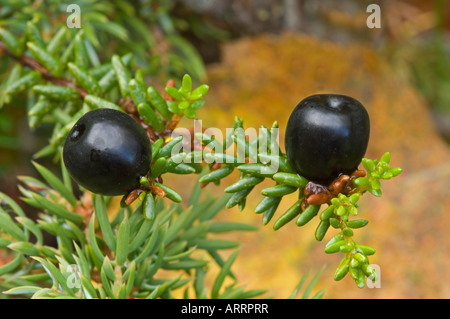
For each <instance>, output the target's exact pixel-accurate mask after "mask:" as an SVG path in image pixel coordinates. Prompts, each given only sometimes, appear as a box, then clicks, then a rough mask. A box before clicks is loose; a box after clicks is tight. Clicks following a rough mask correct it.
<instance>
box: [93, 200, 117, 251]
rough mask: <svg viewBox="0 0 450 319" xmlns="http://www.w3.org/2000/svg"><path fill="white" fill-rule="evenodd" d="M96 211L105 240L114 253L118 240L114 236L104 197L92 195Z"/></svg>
mask: <svg viewBox="0 0 450 319" xmlns="http://www.w3.org/2000/svg"><path fill="white" fill-rule="evenodd" d="M92 197H93V203H94V210H95V214H96V216H97V219H98V223H99V225H100V229H101V230H102V233H103V238H104V239H105V242H106V244H107V245H108V247H109V248H110V249H111V250H112V251H114V250H115V249H116V238H115V236H114V233H113V230H112V228H111V223H110V221H109V218H108V212H107V208H106V204H105V201H104V198H103V196H101V195H96V194H92Z"/></svg>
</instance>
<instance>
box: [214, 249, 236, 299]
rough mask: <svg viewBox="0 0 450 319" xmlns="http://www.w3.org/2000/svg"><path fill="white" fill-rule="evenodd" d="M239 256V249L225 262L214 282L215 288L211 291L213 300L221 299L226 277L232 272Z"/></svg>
mask: <svg viewBox="0 0 450 319" xmlns="http://www.w3.org/2000/svg"><path fill="white" fill-rule="evenodd" d="M238 254H239V249H237V250H236V251H234V252H233V253H232V254H231V256H230V257H228V259H227V261H225V263H224V264H223V266H222V268H221V269H220V272H219V274H218V275H217V277H216V280H215V281H214V284H213V287H212V289H211V298H212V299H217V298H218V297H219V291H220V288H221V287H222V285H223V282H224V280H225V277H226V276H227V275H228V273H229V272H230V269H231V266H232V265H233V263H234V261H235V260H236V258H237V256H238Z"/></svg>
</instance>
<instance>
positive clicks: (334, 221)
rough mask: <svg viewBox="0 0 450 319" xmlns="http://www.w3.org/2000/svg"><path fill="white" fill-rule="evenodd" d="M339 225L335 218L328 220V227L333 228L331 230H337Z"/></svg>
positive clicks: (339, 222)
mask: <svg viewBox="0 0 450 319" xmlns="http://www.w3.org/2000/svg"><path fill="white" fill-rule="evenodd" d="M340 224H341V221H340V220H339V219H337V218H333V217H331V218H330V225H331V226H333V228H339V225H340Z"/></svg>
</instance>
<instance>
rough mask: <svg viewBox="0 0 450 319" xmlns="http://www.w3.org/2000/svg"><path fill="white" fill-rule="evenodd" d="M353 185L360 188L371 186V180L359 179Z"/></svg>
mask: <svg viewBox="0 0 450 319" xmlns="http://www.w3.org/2000/svg"><path fill="white" fill-rule="evenodd" d="M353 183H354V184H355V185H358V186H365V185H368V184H369V180H368V179H367V178H366V177H358V178H357V179H355V180H354V181H353Z"/></svg>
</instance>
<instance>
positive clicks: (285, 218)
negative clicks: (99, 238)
mask: <svg viewBox="0 0 450 319" xmlns="http://www.w3.org/2000/svg"><path fill="white" fill-rule="evenodd" d="M301 204H302V200H301V199H299V200H297V201H296V202H295V204H294V205H292V206H291V207H290V208H289V209H288V210H287V211H286V212H285V213H284V214H283V215H281V216H280V217H279V218H278V219H277V221H276V222H275V223H274V224H273V229H274V230H278V229H280V228H281V227H283V226H284V225H286V224H287V223H288V222H290V221H291V220H292V219H294V218H295V217H297V215H298V214H300V213H301V212H302V208H301Z"/></svg>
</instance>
